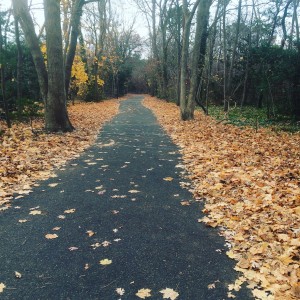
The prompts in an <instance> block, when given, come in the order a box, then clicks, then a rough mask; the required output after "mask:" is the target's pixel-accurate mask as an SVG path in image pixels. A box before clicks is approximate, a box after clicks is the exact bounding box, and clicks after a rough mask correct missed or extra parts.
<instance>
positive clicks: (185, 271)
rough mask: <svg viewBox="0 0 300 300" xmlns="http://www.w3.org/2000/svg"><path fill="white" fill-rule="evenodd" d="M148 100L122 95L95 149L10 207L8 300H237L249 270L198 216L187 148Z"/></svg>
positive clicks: (4, 248) (4, 231)
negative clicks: (186, 167)
mask: <svg viewBox="0 0 300 300" xmlns="http://www.w3.org/2000/svg"><path fill="white" fill-rule="evenodd" d="M141 100H142V97H133V98H131V99H129V100H126V101H121V105H120V113H119V114H118V115H117V116H116V117H115V118H114V119H113V120H112V121H111V122H109V123H107V124H106V125H105V126H104V128H103V130H102V131H101V133H100V134H99V137H98V139H97V141H96V143H95V144H94V145H93V146H92V147H90V148H89V149H88V150H86V151H85V152H84V153H83V154H82V155H81V156H80V157H79V158H78V159H75V160H72V161H71V162H69V163H68V164H67V165H66V166H64V167H62V168H60V169H59V170H57V171H56V175H57V177H54V178H50V179H48V180H46V181H41V182H40V183H39V186H37V187H35V188H34V189H33V193H31V194H29V195H28V196H26V197H24V198H22V199H15V200H13V202H12V204H13V208H11V209H9V210H7V211H4V212H1V213H0V283H4V284H5V286H6V288H5V289H4V290H3V292H2V293H0V299H18V300H19V299H30V300H32V299H51V300H52V299H64V300H66V299H72V300H73V299H83V300H85V299H101V300H114V299H130V300H134V299H140V298H138V297H137V296H136V293H138V291H139V290H141V289H149V290H151V292H150V291H148V292H149V293H150V294H151V297H149V298H145V299H163V297H164V296H165V297H167V296H166V295H167V294H163V293H161V291H162V290H165V289H166V288H169V289H170V290H169V291H170V292H171V294H170V295H171V296H172V295H173V298H172V297H171V296H170V297H171V298H165V299H182V300H208V299H212V300H219V299H220V300H221V299H228V297H227V292H228V289H227V286H228V284H230V283H233V282H234V281H235V280H236V279H237V278H238V276H239V274H238V273H237V272H235V271H234V270H233V267H234V262H233V261H232V260H230V259H229V258H228V257H227V256H226V254H225V252H226V251H227V250H228V248H227V246H226V245H225V241H224V239H223V238H222V237H220V236H219V235H218V231H217V230H216V229H211V228H207V227H206V226H205V225H204V224H202V223H198V222H197V220H198V219H199V218H200V217H201V209H202V205H203V204H202V203H201V202H197V201H195V200H193V198H192V195H191V194H190V193H189V191H188V190H187V189H185V188H183V187H181V186H182V183H184V184H186V183H187V184H189V183H188V182H186V180H185V179H183V178H182V176H181V174H180V173H181V172H182V169H181V168H180V164H181V163H182V162H181V157H180V153H179V151H178V148H177V147H176V146H175V145H174V144H173V143H172V141H171V140H170V138H169V137H168V136H167V135H166V134H165V133H164V131H163V129H162V128H161V127H160V126H159V125H158V123H157V121H156V119H155V117H154V115H153V114H152V113H151V111H150V110H148V109H147V108H145V107H143V106H142V104H141ZM187 201H188V202H189V204H190V205H182V203H181V202H183V204H184V203H185V204H187ZM15 272H18V273H15ZM20 276H21V278H17V277H20ZM142 291H143V290H142ZM173 291H174V292H173ZM144 292H145V290H144ZM141 293H142V292H141ZM145 293H146V292H145ZM176 293H178V294H179V296H177V298H174V297H176ZM122 294H123V295H122ZM142 294H143V293H142ZM146 294H147V293H146ZM234 294H235V295H236V298H235V299H241V300H247V299H252V298H251V296H250V295H251V293H250V292H249V290H248V289H247V288H246V287H243V288H242V289H241V290H240V291H239V292H235V293H234Z"/></svg>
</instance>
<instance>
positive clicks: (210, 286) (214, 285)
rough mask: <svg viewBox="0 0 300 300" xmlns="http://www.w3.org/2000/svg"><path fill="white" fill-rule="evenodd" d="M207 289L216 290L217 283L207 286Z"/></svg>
mask: <svg viewBox="0 0 300 300" xmlns="http://www.w3.org/2000/svg"><path fill="white" fill-rule="evenodd" d="M207 288H208V289H209V290H212V289H215V288H216V284H215V283H211V284H209V285H208V286H207Z"/></svg>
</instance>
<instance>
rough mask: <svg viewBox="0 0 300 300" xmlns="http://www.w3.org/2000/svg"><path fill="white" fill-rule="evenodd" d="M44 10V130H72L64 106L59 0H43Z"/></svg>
mask: <svg viewBox="0 0 300 300" xmlns="http://www.w3.org/2000/svg"><path fill="white" fill-rule="evenodd" d="M44 12H45V28H46V46H47V67H48V94H47V101H46V106H45V125H46V130H47V131H50V132H58V131H63V132H67V131H72V130H73V129H74V128H73V126H72V124H71V122H70V120H69V118H68V113H67V106H66V93H65V85H64V82H65V81H64V79H65V77H64V68H63V47H62V34H61V28H60V24H61V23H60V21H61V20H60V6H59V1H57V0H44Z"/></svg>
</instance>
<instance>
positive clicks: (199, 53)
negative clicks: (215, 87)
mask: <svg viewBox="0 0 300 300" xmlns="http://www.w3.org/2000/svg"><path fill="white" fill-rule="evenodd" d="M211 4H212V1H211V0H201V1H200V4H199V7H198V12H197V27H196V36H195V44H194V49H193V58H192V66H193V68H192V75H191V86H190V92H189V97H188V101H187V105H186V108H185V115H186V118H187V119H194V110H195V105H196V96H197V91H198V88H199V84H200V81H201V77H202V72H203V68H204V62H205V54H206V42H207V35H208V32H207V25H208V20H209V10H210V6H211Z"/></svg>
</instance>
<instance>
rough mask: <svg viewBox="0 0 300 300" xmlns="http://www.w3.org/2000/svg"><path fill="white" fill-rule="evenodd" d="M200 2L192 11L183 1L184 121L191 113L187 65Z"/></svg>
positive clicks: (182, 69)
mask: <svg viewBox="0 0 300 300" xmlns="http://www.w3.org/2000/svg"><path fill="white" fill-rule="evenodd" d="M199 3H200V0H197V1H196V3H195V4H194V6H193V8H192V10H191V11H189V10H188V3H187V1H186V0H184V1H183V5H182V9H183V34H182V53H181V75H180V114H181V119H182V120H183V121H186V120H189V119H190V116H189V113H188V112H187V111H186V107H187V99H186V94H187V88H186V80H187V66H188V57H189V38H190V32H191V23H192V19H193V16H194V14H195V12H196V9H197V7H198V5H199Z"/></svg>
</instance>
